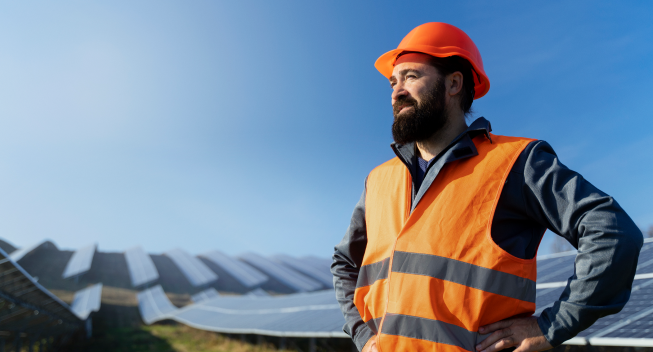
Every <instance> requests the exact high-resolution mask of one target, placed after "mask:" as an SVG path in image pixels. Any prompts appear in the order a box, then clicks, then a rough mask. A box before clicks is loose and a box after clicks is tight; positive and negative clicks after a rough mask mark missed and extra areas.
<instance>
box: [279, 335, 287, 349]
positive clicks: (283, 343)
mask: <svg viewBox="0 0 653 352" xmlns="http://www.w3.org/2000/svg"><path fill="white" fill-rule="evenodd" d="M279 349H280V350H285V349H286V337H285V336H281V338H279Z"/></svg>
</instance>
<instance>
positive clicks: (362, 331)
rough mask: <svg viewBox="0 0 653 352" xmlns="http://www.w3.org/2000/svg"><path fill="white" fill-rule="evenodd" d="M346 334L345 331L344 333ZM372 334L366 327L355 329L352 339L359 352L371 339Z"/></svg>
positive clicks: (363, 325)
mask: <svg viewBox="0 0 653 352" xmlns="http://www.w3.org/2000/svg"><path fill="white" fill-rule="evenodd" d="M345 332H346V331H345ZM374 336H375V335H374V332H373V331H372V329H370V328H369V327H368V326H367V325H365V324H362V325H361V326H360V327H359V328H358V329H356V334H354V336H353V337H352V339H353V340H354V344H355V345H356V348H358V350H359V351H362V350H363V347H365V344H366V343H367V341H369V340H370V339H371V338H373V337H374Z"/></svg>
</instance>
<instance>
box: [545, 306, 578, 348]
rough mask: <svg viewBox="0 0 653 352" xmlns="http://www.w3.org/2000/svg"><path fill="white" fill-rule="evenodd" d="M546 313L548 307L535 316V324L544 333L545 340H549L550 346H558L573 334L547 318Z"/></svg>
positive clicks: (548, 310)
mask: <svg viewBox="0 0 653 352" xmlns="http://www.w3.org/2000/svg"><path fill="white" fill-rule="evenodd" d="M547 313H550V308H548V309H545V310H544V311H543V312H542V315H540V316H539V317H538V318H537V325H538V326H539V327H540V330H542V334H543V335H544V337H545V338H546V340H547V341H549V343H550V344H551V346H553V347H558V346H560V345H562V343H563V342H565V341H567V340H569V339H570V338H572V337H574V335H572V334H570V333H569V332H568V331H567V330H566V329H564V328H563V327H562V326H560V325H559V324H555V323H554V322H552V321H551V320H550V319H549V314H547Z"/></svg>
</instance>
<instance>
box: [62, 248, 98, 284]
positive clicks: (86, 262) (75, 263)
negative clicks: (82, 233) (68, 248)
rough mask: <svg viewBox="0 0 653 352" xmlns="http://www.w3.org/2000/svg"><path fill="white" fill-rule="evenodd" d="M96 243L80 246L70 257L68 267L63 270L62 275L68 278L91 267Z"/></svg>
mask: <svg viewBox="0 0 653 352" xmlns="http://www.w3.org/2000/svg"><path fill="white" fill-rule="evenodd" d="M95 247H96V245H95V244H90V245H88V246H85V247H82V248H79V249H78V250H76V251H75V253H73V256H72V257H70V260H69V261H68V265H66V269H65V270H64V271H63V275H62V277H63V278H64V279H67V278H69V277H72V276H76V275H81V274H83V273H85V272H87V271H89V269H91V263H92V262H93V255H95Z"/></svg>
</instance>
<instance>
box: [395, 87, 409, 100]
mask: <svg viewBox="0 0 653 352" xmlns="http://www.w3.org/2000/svg"><path fill="white" fill-rule="evenodd" d="M406 95H408V91H406V89H404V85H403V84H402V83H400V82H397V83H396V84H395V86H394V87H393V90H392V101H393V102H395V101H396V100H397V99H398V98H399V97H403V96H406Z"/></svg>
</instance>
